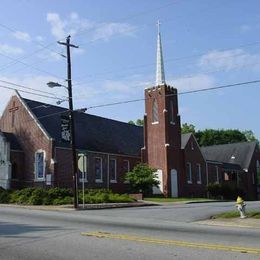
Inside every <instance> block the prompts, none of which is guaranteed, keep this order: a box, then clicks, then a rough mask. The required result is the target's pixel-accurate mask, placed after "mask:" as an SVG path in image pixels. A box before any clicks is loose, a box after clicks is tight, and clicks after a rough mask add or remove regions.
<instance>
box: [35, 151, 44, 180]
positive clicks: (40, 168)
mask: <svg viewBox="0 0 260 260" xmlns="http://www.w3.org/2000/svg"><path fill="white" fill-rule="evenodd" d="M44 178H45V152H44V151H43V150H38V151H37V152H36V153H35V179H36V180H44Z"/></svg>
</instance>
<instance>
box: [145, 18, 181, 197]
mask: <svg viewBox="0 0 260 260" xmlns="http://www.w3.org/2000/svg"><path fill="white" fill-rule="evenodd" d="M181 160H182V157H181V127H180V116H179V114H178V93H177V89H176V88H173V87H171V86H169V85H167V84H166V82H165V74H164V64H163V53H162V44H161V34H160V23H159V22H158V35H157V63H156V85H155V86H153V87H151V88H147V89H145V116H144V147H143V148H142V161H143V162H145V163H147V164H148V165H149V166H150V167H152V168H156V169H157V176H158V179H159V181H160V185H159V189H154V190H153V192H154V194H163V195H164V196H166V197H178V190H179V184H178V182H179V181H178V180H179V179H180V176H179V175H180V171H181Z"/></svg>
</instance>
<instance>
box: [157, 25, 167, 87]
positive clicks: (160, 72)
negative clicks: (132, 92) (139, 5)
mask: <svg viewBox="0 0 260 260" xmlns="http://www.w3.org/2000/svg"><path fill="white" fill-rule="evenodd" d="M160 25H161V23H160V21H158V22H157V27H158V35H157V62H156V86H159V85H163V84H165V75H164V64H163V54H162V43H161V33H160Z"/></svg>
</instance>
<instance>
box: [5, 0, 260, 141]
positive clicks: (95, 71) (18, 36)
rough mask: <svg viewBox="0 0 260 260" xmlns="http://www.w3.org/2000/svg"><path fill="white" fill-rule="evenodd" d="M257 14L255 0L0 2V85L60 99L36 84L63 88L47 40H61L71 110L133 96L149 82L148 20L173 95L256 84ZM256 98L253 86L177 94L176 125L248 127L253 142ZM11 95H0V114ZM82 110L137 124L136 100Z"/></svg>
mask: <svg viewBox="0 0 260 260" xmlns="http://www.w3.org/2000/svg"><path fill="white" fill-rule="evenodd" d="M259 8H260V2H259V1H257V0H256V1H254V0H250V1H243V0H236V1H235V0H234V1H233V0H229V1H226V0H223V1H222V0H218V1H209V0H165V1H160V0H142V1H140V0H131V1H126V0H120V1H119V0H117V1H115V0H110V1H105V0H96V1H87V0H81V1H80V0H74V1H65V0H64V1H53V0H52V1H51V0H49V1H48V0H45V1H32V0H19V1H18V0H17V1H15V0H11V1H10V0H8V1H6V0H2V1H1V17H0V80H2V82H1V81H0V85H1V86H10V87H13V86H12V85H8V84H7V83H4V82H3V81H8V82H12V83H16V84H20V85H23V86H26V87H30V88H34V89H38V90H41V91H47V92H50V94H48V95H49V96H53V95H56V96H59V97H61V96H66V90H65V89H62V88H61V89H57V88H56V89H49V88H48V87H47V85H46V82H48V81H57V82H60V83H63V84H65V78H66V59H64V58H63V57H62V56H61V55H60V53H63V54H65V48H64V47H62V46H61V45H58V44H57V43H56V41H57V40H64V39H65V37H66V36H67V35H68V34H71V36H72V43H74V44H76V45H79V49H75V50H73V51H72V64H73V70H72V72H73V83H74V86H73V94H74V102H75V107H76V108H80V107H91V106H95V105H99V104H105V103H111V102H119V101H124V100H131V99H139V98H143V96H144V94H143V92H144V88H146V87H149V86H153V84H154V82H155V61H156V37H157V35H156V33H157V29H156V21H157V20H160V21H161V23H162V25H161V34H162V45H163V55H164V60H165V74H166V82H167V83H168V84H171V85H173V86H174V87H176V88H177V89H178V90H179V92H183V91H187V90H195V89H203V88H210V87H215V86H220V85H226V84H233V83H237V82H244V81H251V80H257V79H260V75H259V74H260V39H259V34H260V14H259ZM46 46H47V47H46ZM259 93H260V92H259V84H254V85H245V86H240V87H233V88H229V89H222V90H217V91H210V92H203V93H196V94H189V95H181V96H179V108H180V114H181V121H182V123H185V122H187V123H191V124H194V125H195V126H196V129H205V128H216V129H217V128H225V129H226V128H232V129H240V130H246V129H250V130H252V131H253V132H254V133H255V135H256V136H257V137H258V138H260V124H259V123H258V112H259V97H260V94H259ZM12 94H13V91H11V90H6V89H2V88H1V95H0V101H1V102H0V113H1V112H2V111H3V109H4V107H5V105H6V103H7V102H8V100H9V98H10V96H11V95H12ZM21 94H22V95H23V96H25V97H29V98H33V99H36V100H41V101H45V102H48V103H51V104H55V100H54V99H51V98H42V97H38V96H33V95H29V94H24V93H21ZM62 105H64V106H66V103H63V104H62ZM88 113H91V114H96V115H100V116H103V117H108V118H113V119H116V120H120V121H125V122H127V121H129V120H136V119H137V118H142V117H143V114H144V103H143V102H136V103H131V104H124V105H118V106H111V107H104V108H96V109H89V110H88Z"/></svg>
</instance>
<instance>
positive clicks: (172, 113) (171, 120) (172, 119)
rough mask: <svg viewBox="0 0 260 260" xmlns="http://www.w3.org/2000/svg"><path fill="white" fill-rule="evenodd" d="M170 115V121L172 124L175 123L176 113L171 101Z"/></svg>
mask: <svg viewBox="0 0 260 260" xmlns="http://www.w3.org/2000/svg"><path fill="white" fill-rule="evenodd" d="M169 110H170V113H169V120H170V123H174V111H173V101H172V100H170V109H169Z"/></svg>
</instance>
